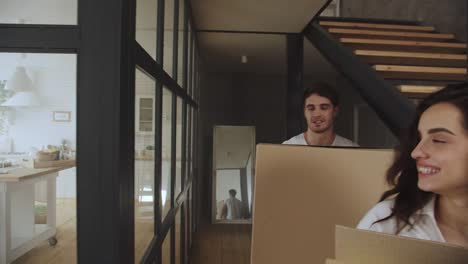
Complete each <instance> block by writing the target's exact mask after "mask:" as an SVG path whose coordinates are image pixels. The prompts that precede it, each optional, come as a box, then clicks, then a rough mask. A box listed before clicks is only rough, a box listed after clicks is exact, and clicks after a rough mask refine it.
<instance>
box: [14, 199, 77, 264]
mask: <svg viewBox="0 0 468 264" xmlns="http://www.w3.org/2000/svg"><path fill="white" fill-rule="evenodd" d="M75 215H76V200H75V199H57V240H58V243H57V245H55V246H54V247H51V246H49V243H48V242H47V241H44V242H43V243H42V244H40V245H39V246H38V247H36V248H34V249H32V250H31V251H29V252H28V253H26V254H24V255H23V256H21V257H19V258H18V259H16V260H15V261H14V262H13V263H14V264H37V263H41V264H42V263H44V264H59V263H67V264H68V263H69V264H73V263H76V217H75Z"/></svg>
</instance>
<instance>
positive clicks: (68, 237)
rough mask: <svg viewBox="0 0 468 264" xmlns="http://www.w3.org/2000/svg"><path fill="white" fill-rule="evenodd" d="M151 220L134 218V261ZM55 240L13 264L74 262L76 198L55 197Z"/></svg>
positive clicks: (145, 240) (143, 246) (148, 235)
mask: <svg viewBox="0 0 468 264" xmlns="http://www.w3.org/2000/svg"><path fill="white" fill-rule="evenodd" d="M153 227H154V225H153V222H152V221H151V220H148V219H147V217H146V218H141V219H140V218H137V219H135V263H139V260H140V258H141V256H143V254H144V252H145V250H146V248H147V246H148V244H149V243H150V241H151V239H152V237H153ZM57 240H58V243H57V245H55V246H53V247H52V246H49V244H48V242H47V241H44V242H43V243H42V244H40V245H39V246H38V247H36V248H34V249H32V250H31V251H29V252H28V253H26V254H24V255H23V256H21V257H19V258H18V259H16V260H15V261H14V262H13V263H14V264H37V263H41V264H63V263H67V264H74V263H77V261H76V259H77V258H76V257H77V255H76V200H75V199H57Z"/></svg>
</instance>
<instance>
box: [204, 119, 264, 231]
mask: <svg viewBox="0 0 468 264" xmlns="http://www.w3.org/2000/svg"><path fill="white" fill-rule="evenodd" d="M254 172H255V127H253V126H215V127H214V131H213V188H214V190H213V203H212V204H213V208H212V219H213V222H215V223H251V215H252V214H251V209H252V197H253V195H252V190H253V184H254Z"/></svg>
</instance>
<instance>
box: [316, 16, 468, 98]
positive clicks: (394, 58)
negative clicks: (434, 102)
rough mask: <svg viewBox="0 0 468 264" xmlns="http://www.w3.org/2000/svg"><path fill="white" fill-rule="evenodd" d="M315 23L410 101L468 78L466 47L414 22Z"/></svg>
mask: <svg viewBox="0 0 468 264" xmlns="http://www.w3.org/2000/svg"><path fill="white" fill-rule="evenodd" d="M319 25H320V26H322V27H323V28H324V29H325V30H326V31H328V33H330V34H331V35H333V36H334V37H336V38H337V40H338V41H339V42H341V43H342V44H343V45H344V46H345V47H348V48H350V49H351V50H352V52H353V53H354V54H355V55H356V56H358V57H359V58H360V59H361V60H362V61H364V62H366V63H368V64H369V65H370V66H371V67H372V68H373V69H374V70H375V71H376V72H377V74H379V75H380V76H381V77H383V78H384V79H386V80H388V81H389V82H390V83H391V84H393V85H394V86H395V88H397V89H398V90H400V91H401V92H403V93H405V94H406V95H408V96H409V97H415V98H418V97H423V96H425V95H427V94H429V93H432V92H434V91H436V90H439V89H441V88H443V87H444V86H445V85H447V84H448V83H453V82H460V81H464V80H467V55H466V50H467V45H466V43H460V42H458V41H457V40H456V39H455V36H454V35H453V34H442V33H438V32H436V31H435V28H434V27H432V26H423V25H419V24H417V23H401V22H395V23H389V22H388V21H385V22H380V21H379V22H374V21H372V22H362V21H359V22H356V21H346V20H345V19H339V20H336V21H334V20H330V19H326V20H320V21H319Z"/></svg>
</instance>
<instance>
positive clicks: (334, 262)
mask: <svg viewBox="0 0 468 264" xmlns="http://www.w3.org/2000/svg"><path fill="white" fill-rule="evenodd" d="M325 264H345V263H344V262H341V261H338V260H336V259H327V261H326V262H325Z"/></svg>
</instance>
